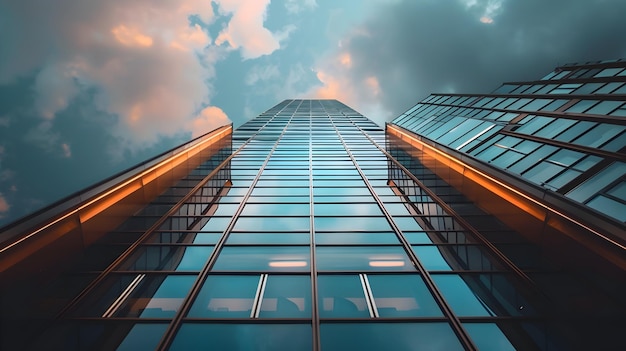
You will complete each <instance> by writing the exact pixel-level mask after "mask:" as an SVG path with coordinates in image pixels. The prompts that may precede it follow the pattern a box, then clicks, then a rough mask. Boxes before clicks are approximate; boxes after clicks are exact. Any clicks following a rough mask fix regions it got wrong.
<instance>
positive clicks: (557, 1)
mask: <svg viewBox="0 0 626 351" xmlns="http://www.w3.org/2000/svg"><path fill="white" fill-rule="evenodd" d="M624 13H626V1H623V0H549V1H546V0H404V1H402V0H283V1H278V0H274V1H271V2H270V0H214V1H210V0H177V1H166V0H163V1H156V0H107V1H85V0H55V1H46V0H20V1H13V0H0V226H2V225H5V224H8V223H9V222H11V221H13V220H15V219H17V218H19V217H21V216H24V215H26V214H28V213H30V212H33V211H35V210H37V209H39V208H41V207H43V206H45V205H47V204H49V203H51V202H53V201H55V200H58V199H60V198H63V197H65V196H67V195H69V194H71V193H73V192H75V191H78V190H80V189H82V188H84V187H87V186H89V185H90V184H93V183H95V182H97V181H99V180H101V179H104V178H106V177H108V176H110V175H112V174H114V173H117V172H119V171H121V170H123V169H126V168H128V167H130V166H132V165H134V164H136V163H138V162H140V161H142V160H144V159H146V158H148V157H151V156H154V155H156V154H158V153H160V152H162V151H164V150H167V149H169V148H172V147H173V146H175V145H177V144H179V143H181V142H184V141H186V140H189V139H190V138H192V137H193V136H197V135H201V134H203V133H205V132H207V131H209V130H211V129H213V128H215V127H218V126H220V125H224V124H227V123H231V122H232V123H233V124H234V126H235V127H237V126H239V125H241V124H242V123H244V122H245V121H246V120H248V119H250V118H252V117H254V116H256V115H257V114H259V113H260V112H263V111H265V110H266V109H268V108H269V107H271V106H273V105H275V104H276V103H277V102H279V101H281V100H283V99H287V98H337V99H340V100H342V101H343V102H345V103H346V104H348V105H350V106H351V107H353V108H355V109H356V110H358V111H360V112H361V113H363V114H365V115H366V116H368V117H370V118H371V119H372V120H374V121H375V122H376V123H378V124H380V125H384V123H385V121H389V120H391V119H392V118H393V117H395V116H397V115H398V114H400V113H402V112H403V111H405V110H406V109H408V108H409V107H411V106H412V105H414V104H415V103H416V102H418V101H419V100H421V99H423V98H425V97H426V96H428V94H429V93H431V92H467V93H473V92H476V93H477V92H489V91H491V90H493V89H495V88H497V87H498V85H499V84H500V83H501V82H503V81H515V80H531V79H538V78H540V77H542V76H543V75H544V74H546V73H547V72H549V71H551V70H552V68H553V67H555V66H556V65H559V64H563V63H569V62H580V61H590V60H602V59H613V58H620V57H626V36H624V34H626V21H624V18H623V14H624Z"/></svg>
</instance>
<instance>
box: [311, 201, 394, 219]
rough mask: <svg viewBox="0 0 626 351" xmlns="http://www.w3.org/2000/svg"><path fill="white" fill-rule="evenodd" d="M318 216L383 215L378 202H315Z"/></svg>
mask: <svg viewBox="0 0 626 351" xmlns="http://www.w3.org/2000/svg"><path fill="white" fill-rule="evenodd" d="M314 211H315V215H316V216H354V215H356V216H382V214H383V213H382V212H381V211H380V208H379V207H378V205H377V204H376V203H371V204H368V203H335V204H319V203H318V204H315V208H314Z"/></svg>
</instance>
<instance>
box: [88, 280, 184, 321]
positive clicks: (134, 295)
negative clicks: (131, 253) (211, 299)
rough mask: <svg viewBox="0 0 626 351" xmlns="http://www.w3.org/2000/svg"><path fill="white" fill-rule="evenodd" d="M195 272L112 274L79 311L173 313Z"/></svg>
mask: <svg viewBox="0 0 626 351" xmlns="http://www.w3.org/2000/svg"><path fill="white" fill-rule="evenodd" d="M195 279H196V276H195V275H162V274H143V273H140V274H122V275H112V276H110V277H109V278H107V279H106V280H105V281H104V282H103V283H102V284H101V285H99V286H98V287H97V288H96V289H95V290H94V292H93V293H92V294H90V295H89V296H87V297H86V298H85V299H84V301H83V303H81V306H80V307H79V309H78V310H77V312H76V314H77V315H79V316H88V317H102V316H106V317H135V318H137V317H140V318H170V317H173V316H174V315H175V314H176V312H177V311H178V308H179V307H180V304H181V303H182V302H183V298H184V297H185V296H186V295H187V293H188V291H189V289H191V285H192V284H193V282H194V281H195Z"/></svg>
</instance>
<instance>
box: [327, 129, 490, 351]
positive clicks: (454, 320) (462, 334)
mask: <svg viewBox="0 0 626 351" xmlns="http://www.w3.org/2000/svg"><path fill="white" fill-rule="evenodd" d="M350 122H351V123H352V124H353V125H355V127H356V128H357V129H358V130H359V131H360V132H361V133H362V134H364V135H365V136H366V137H367V138H368V140H369V141H370V142H371V143H372V145H374V147H378V144H376V143H375V142H374V141H373V140H372V139H371V138H369V135H367V133H365V132H364V131H363V130H361V129H360V128H358V126H356V123H354V121H352V120H350ZM331 124H332V126H333V128H334V129H335V132H336V133H337V136H338V137H339V140H340V141H341V143H342V145H343V147H344V148H345V149H346V152H347V153H348V156H349V157H350V159H351V160H352V163H353V164H354V167H355V168H356V170H357V172H358V173H359V175H360V176H361V178H362V179H363V181H364V182H365V185H366V186H367V188H368V190H369V192H370V193H371V195H372V197H373V198H374V200H375V201H376V203H377V204H378V207H380V210H381V211H382V212H383V214H384V216H385V218H386V219H387V221H388V222H389V225H390V226H391V228H392V229H393V231H394V232H395V233H396V237H397V238H398V239H399V240H400V242H401V243H402V246H403V247H404V250H405V251H406V253H407V255H409V257H410V258H411V261H412V262H413V263H414V264H415V265H416V267H417V269H418V270H419V272H420V273H421V274H422V278H423V279H424V282H425V283H426V286H427V287H428V290H430V292H431V294H432V295H433V297H434V298H435V300H436V301H437V304H438V305H439V307H440V308H441V310H442V311H443V313H444V316H446V318H447V319H448V321H449V322H450V325H451V326H452V329H453V330H454V332H455V334H456V335H457V337H458V338H459V341H460V342H461V344H462V345H463V347H464V348H465V349H466V350H477V349H478V348H477V347H476V345H474V342H473V341H472V339H471V338H470V337H469V335H468V333H467V331H466V330H465V328H463V325H462V324H461V321H460V320H459V318H458V317H457V316H456V315H455V314H454V312H453V311H452V308H451V307H450V305H448V303H447V302H446V300H445V298H444V297H443V294H442V293H441V291H439V288H437V285H436V284H435V282H434V280H433V279H432V277H431V276H430V274H429V273H428V271H427V270H426V268H424V266H423V265H422V263H421V262H420V261H419V259H418V258H417V256H416V255H415V253H414V252H413V250H412V249H411V245H410V244H409V242H408V241H407V240H406V238H405V236H404V234H403V233H402V230H400V228H399V227H398V226H397V224H396V223H395V221H394V220H393V217H392V216H391V214H389V212H388V211H387V209H386V208H385V205H384V204H383V202H382V200H381V199H380V197H379V196H378V194H376V191H375V190H374V188H373V187H372V185H371V184H370V182H369V181H368V179H367V177H366V176H365V173H363V170H362V169H361V167H360V166H359V164H358V162H357V161H356V158H355V157H354V155H353V154H352V152H351V151H350V148H349V147H348V145H347V144H346V142H345V140H344V139H343V136H342V135H341V133H340V132H339V129H337V127H336V126H335V123H334V122H332V121H331Z"/></svg>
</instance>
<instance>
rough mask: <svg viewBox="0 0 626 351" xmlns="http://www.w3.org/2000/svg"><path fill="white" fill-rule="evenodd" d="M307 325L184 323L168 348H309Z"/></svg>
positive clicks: (298, 350)
mask: <svg viewBox="0 0 626 351" xmlns="http://www.w3.org/2000/svg"><path fill="white" fill-rule="evenodd" d="M311 332H312V331H311V325H310V324H293V323H291V324H213V323H185V324H183V325H182V326H181V327H180V330H179V331H178V333H177V334H176V336H175V337H174V341H173V343H172V346H171V347H170V350H172V351H194V350H198V351H200V350H203V351H204V350H207V348H210V349H211V350H250V351H253V350H259V351H261V350H276V351H282V350H285V351H310V350H311V349H312V344H311V343H312V336H311Z"/></svg>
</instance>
